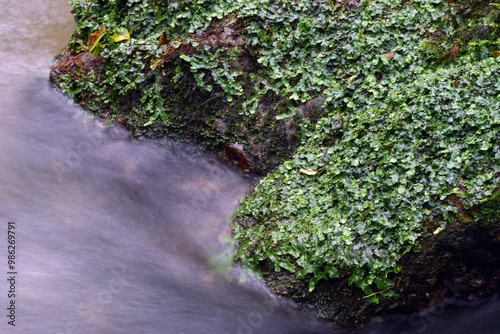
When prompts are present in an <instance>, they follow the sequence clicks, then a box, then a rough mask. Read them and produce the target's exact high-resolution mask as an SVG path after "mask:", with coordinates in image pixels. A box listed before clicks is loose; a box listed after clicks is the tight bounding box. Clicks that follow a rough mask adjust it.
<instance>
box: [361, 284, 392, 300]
mask: <svg viewBox="0 0 500 334" xmlns="http://www.w3.org/2000/svg"><path fill="white" fill-rule="evenodd" d="M390 288H392V286H388V287H387V288H385V289H384V290H382V291H379V292H374V293H372V294H371V295H368V296H364V297H363V298H370V297H371V296H375V295H378V294H379V293H384V291H385V290H387V289H390Z"/></svg>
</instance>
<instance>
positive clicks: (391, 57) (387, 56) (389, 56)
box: [385, 52, 394, 60]
mask: <svg viewBox="0 0 500 334" xmlns="http://www.w3.org/2000/svg"><path fill="white" fill-rule="evenodd" d="M385 58H387V59H389V60H391V59H394V53H392V52H391V53H388V54H386V55H385Z"/></svg>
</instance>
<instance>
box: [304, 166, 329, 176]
mask: <svg viewBox="0 0 500 334" xmlns="http://www.w3.org/2000/svg"><path fill="white" fill-rule="evenodd" d="M325 168H326V167H321V168H320V169H318V170H307V169H303V168H301V169H299V171H300V172H301V173H304V174H306V175H316V174H317V173H318V172H319V171H320V170H322V169H325Z"/></svg>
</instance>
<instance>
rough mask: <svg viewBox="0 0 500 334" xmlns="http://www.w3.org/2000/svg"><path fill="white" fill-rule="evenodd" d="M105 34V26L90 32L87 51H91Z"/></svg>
mask: <svg viewBox="0 0 500 334" xmlns="http://www.w3.org/2000/svg"><path fill="white" fill-rule="evenodd" d="M105 34H106V27H102V28H101V29H99V30H98V31H96V32H93V33H91V34H90V36H89V39H88V41H87V44H88V46H89V52H92V50H94V48H95V47H96V46H97V44H99V41H100V40H101V38H102V37H103V36H104V35H105Z"/></svg>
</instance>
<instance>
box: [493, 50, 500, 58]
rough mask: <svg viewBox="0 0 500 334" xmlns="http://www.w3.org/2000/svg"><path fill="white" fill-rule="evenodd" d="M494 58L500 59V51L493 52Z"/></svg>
mask: <svg viewBox="0 0 500 334" xmlns="http://www.w3.org/2000/svg"><path fill="white" fill-rule="evenodd" d="M492 56H493V57H495V58H498V57H500V51H493V54H492Z"/></svg>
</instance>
